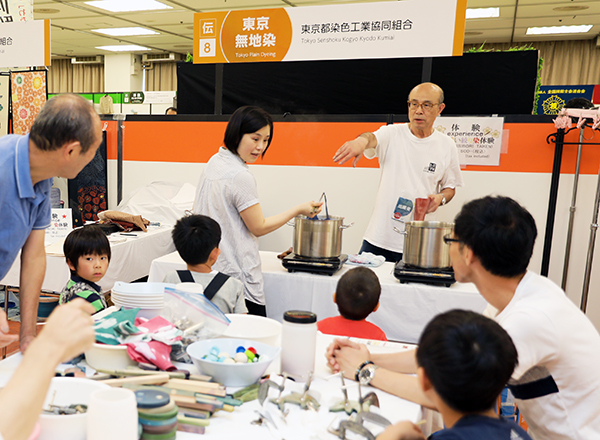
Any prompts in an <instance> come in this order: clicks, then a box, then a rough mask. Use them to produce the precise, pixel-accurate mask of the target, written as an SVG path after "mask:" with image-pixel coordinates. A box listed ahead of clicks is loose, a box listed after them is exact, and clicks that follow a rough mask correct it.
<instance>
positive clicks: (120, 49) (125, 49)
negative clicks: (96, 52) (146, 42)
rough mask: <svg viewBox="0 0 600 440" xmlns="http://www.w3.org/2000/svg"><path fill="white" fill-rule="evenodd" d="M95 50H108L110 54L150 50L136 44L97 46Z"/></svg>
mask: <svg viewBox="0 0 600 440" xmlns="http://www.w3.org/2000/svg"><path fill="white" fill-rule="evenodd" d="M96 49H100V50H109V51H111V52H134V51H137V50H150V49H149V48H147V47H144V46H138V45H136V44H121V45H118V46H97V47H96Z"/></svg>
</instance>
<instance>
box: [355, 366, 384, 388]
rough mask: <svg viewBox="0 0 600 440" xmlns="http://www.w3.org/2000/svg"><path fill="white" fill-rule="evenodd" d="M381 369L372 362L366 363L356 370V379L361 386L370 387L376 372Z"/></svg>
mask: <svg viewBox="0 0 600 440" xmlns="http://www.w3.org/2000/svg"><path fill="white" fill-rule="evenodd" d="M378 368H379V367H378V366H377V365H375V364H374V363H373V362H371V361H365V362H363V363H362V364H360V366H359V367H358V368H357V369H356V374H355V377H354V378H355V379H356V381H357V382H360V384H361V385H369V383H371V381H372V380H373V378H374V377H375V370H377V369H378Z"/></svg>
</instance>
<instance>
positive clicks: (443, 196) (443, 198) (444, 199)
mask: <svg viewBox="0 0 600 440" xmlns="http://www.w3.org/2000/svg"><path fill="white" fill-rule="evenodd" d="M440 196H442V203H440V205H445V204H446V196H445V195H444V193H440Z"/></svg>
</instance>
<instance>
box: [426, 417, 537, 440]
mask: <svg viewBox="0 0 600 440" xmlns="http://www.w3.org/2000/svg"><path fill="white" fill-rule="evenodd" d="M429 439H430V440H482V439H485V440H531V437H530V436H529V435H528V434H527V433H526V432H525V431H524V430H523V428H521V427H519V426H517V425H516V424H515V423H513V422H511V421H510V420H506V419H502V418H492V417H486V416H482V415H476V414H474V415H468V416H464V417H463V418H461V419H460V420H459V421H458V422H456V423H455V424H454V426H453V427H452V428H448V429H442V430H441V431H438V432H435V433H433V434H431V436H430V437H429Z"/></svg>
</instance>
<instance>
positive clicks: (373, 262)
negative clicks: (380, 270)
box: [346, 252, 385, 267]
mask: <svg viewBox="0 0 600 440" xmlns="http://www.w3.org/2000/svg"><path fill="white" fill-rule="evenodd" d="M383 263H385V257H382V256H381V255H375V254H372V253H370V252H361V253H360V254H353V255H348V261H346V264H351V265H353V266H364V267H379V266H381V265H382V264H383Z"/></svg>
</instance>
